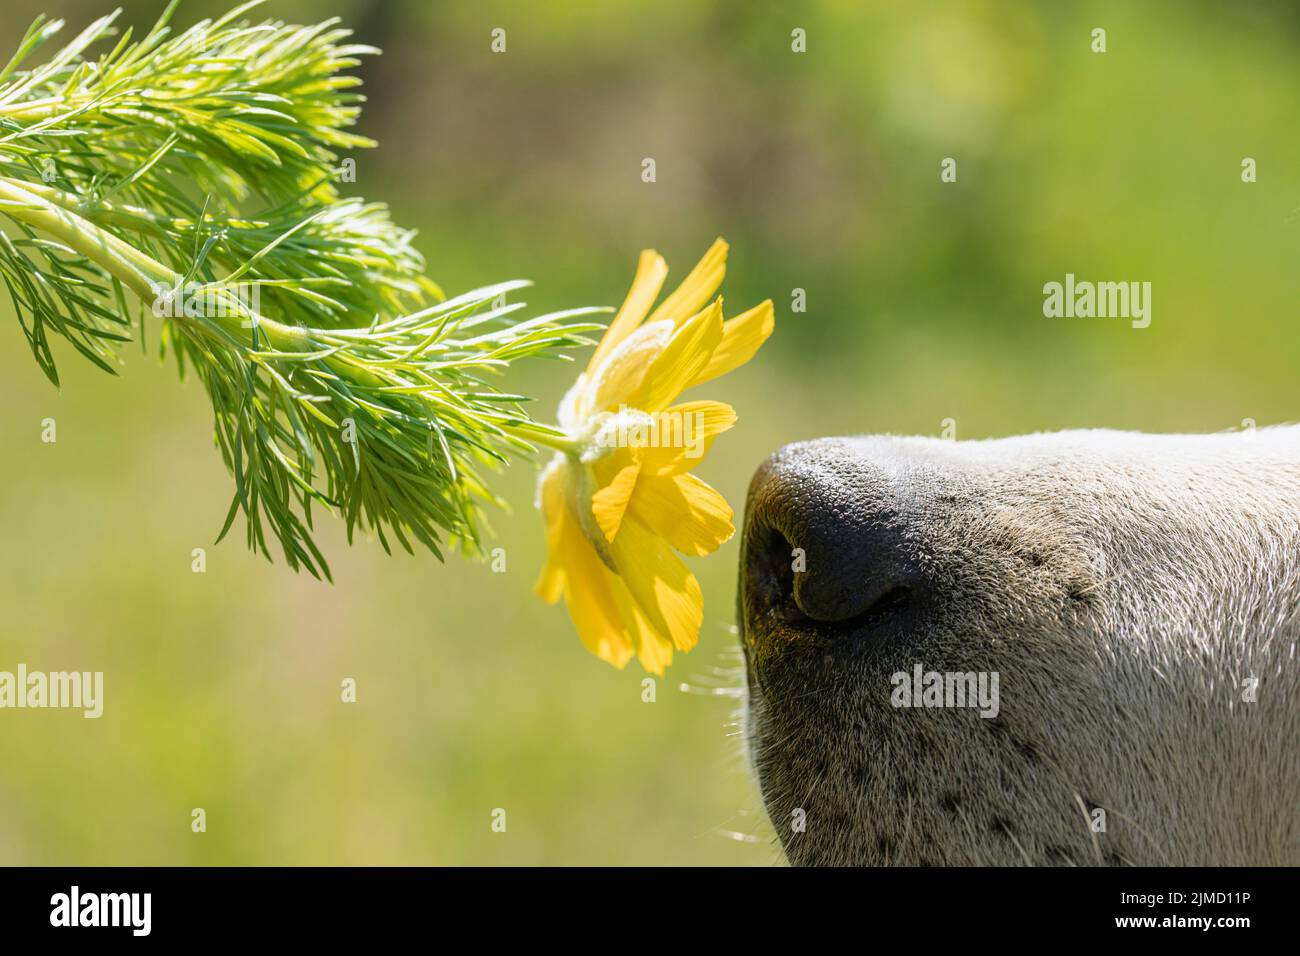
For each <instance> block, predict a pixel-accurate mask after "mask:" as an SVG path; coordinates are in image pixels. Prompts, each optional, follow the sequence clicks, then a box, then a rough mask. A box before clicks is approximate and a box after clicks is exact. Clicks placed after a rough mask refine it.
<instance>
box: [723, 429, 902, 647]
mask: <svg viewBox="0 0 1300 956" xmlns="http://www.w3.org/2000/svg"><path fill="white" fill-rule="evenodd" d="M900 487H901V483H900V482H899V480H898V479H897V477H896V476H892V475H891V474H889V472H888V471H887V469H885V468H884V467H880V466H877V465H875V464H872V463H868V462H864V461H863V459H862V458H861V456H854V455H852V454H851V453H848V452H847V451H846V450H845V449H843V448H837V446H836V445H835V444H834V443H833V442H830V443H828V442H824V441H819V442H808V443H800V444H796V445H787V446H786V447H785V448H783V449H781V450H780V451H778V452H777V453H776V454H774V455H773V456H772V457H771V458H769V459H768V460H767V461H766V462H765V463H764V464H763V466H762V467H760V468H759V470H758V472H757V474H756V475H755V476H754V480H753V482H752V483H751V485H750V491H749V501H748V505H747V507H746V521H745V540H744V544H743V548H742V555H743V557H742V561H743V562H744V567H743V571H742V577H743V579H744V595H745V600H746V601H747V602H749V607H748V611H749V612H750V613H753V612H755V611H757V612H759V613H763V612H766V613H770V614H775V615H776V616H777V617H779V618H781V619H782V620H783V621H784V622H785V623H788V624H800V623H808V622H809V621H811V622H817V623H820V624H827V625H844V624H846V623H849V622H853V623H857V622H858V621H859V619H863V618H866V617H868V616H871V615H874V614H876V613H878V612H883V611H885V610H887V609H889V608H892V607H895V606H897V605H898V604H900V603H903V602H910V601H913V600H915V599H917V598H918V597H920V593H919V592H920V591H921V589H922V587H923V580H924V579H923V575H922V573H921V566H920V563H919V561H918V560H917V554H916V550H915V547H914V544H913V543H912V542H911V541H910V540H909V521H908V515H907V508H906V507H905V506H904V504H903V502H902V501H901V500H900V495H899V489H900Z"/></svg>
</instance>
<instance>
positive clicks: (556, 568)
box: [533, 456, 566, 604]
mask: <svg viewBox="0 0 1300 956" xmlns="http://www.w3.org/2000/svg"><path fill="white" fill-rule="evenodd" d="M560 457H562V456H560ZM564 495H565V490H564V473H563V466H562V465H561V464H560V463H559V462H557V461H552V462H551V463H550V464H549V465H547V467H546V469H545V470H544V471H543V472H542V474H541V477H540V478H539V479H538V482H537V507H538V508H539V509H540V510H541V512H542V520H543V522H545V525H546V563H545V564H544V565H542V573H541V574H540V575H539V576H538V578H537V583H536V584H535V585H533V590H534V591H536V592H537V596H538V597H540V598H541V599H542V600H543V601H545V602H546V603H547V604H554V603H555V602H556V601H558V600H559V599H560V593H561V591H562V589H563V587H564V565H563V563H562V560H561V541H560V535H561V534H562V530H563V529H562V522H563V521H564V520H565V512H566V508H565V506H564Z"/></svg>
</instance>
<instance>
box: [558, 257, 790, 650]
mask: <svg viewBox="0 0 1300 956" xmlns="http://www.w3.org/2000/svg"><path fill="white" fill-rule="evenodd" d="M726 264H727V244H726V243H725V242H723V241H722V240H721V239H718V240H717V241H716V242H714V244H713V246H712V247H711V248H710V249H709V251H708V252H707V253H705V255H704V258H703V259H701V260H700V262H699V264H698V265H696V267H695V268H694V269H693V270H692V271H691V274H690V275H688V276H687V277H686V279H685V280H683V282H682V284H681V285H680V286H679V287H678V288H677V290H676V291H675V292H673V293H672V294H671V295H670V296H668V297H667V298H666V299H664V300H663V301H662V302H661V303H659V305H658V307H657V308H655V309H654V311H653V312H651V311H650V307H651V306H652V305H653V304H654V301H655V299H656V298H657V297H658V295H659V290H660V288H661V287H662V286H663V282H664V279H665V277H666V276H667V275H668V266H667V265H666V264H665V262H664V260H663V258H662V257H661V256H660V255H659V254H658V253H656V252H654V251H653V250H649V249H647V250H646V251H644V252H642V253H641V261H640V263H639V265H638V266H637V271H636V277H635V278H634V279H633V281H632V288H631V289H630V290H629V292H628V294H627V298H626V299H625V300H624V302H623V305H622V307H621V308H620V309H619V310H618V313H617V315H615V316H614V320H613V321H612V322H611V323H610V325H609V328H608V329H607V330H606V332H605V335H604V337H603V338H602V339H601V342H600V344H599V345H598V346H597V348H596V351H595V353H594V354H593V355H592V357H591V362H590V364H589V365H588V366H587V370H586V371H585V372H583V373H582V374H581V375H579V376H578V380H577V382H575V383H574V385H573V388H571V389H570V390H569V393H568V394H567V395H566V396H565V397H564V400H563V401H562V402H561V403H560V409H559V418H560V425H561V427H562V428H563V429H564V431H565V432H566V434H567V435H568V437H569V439H570V440H571V441H572V442H573V447H572V449H571V450H569V451H563V452H559V453H557V454H556V456H555V457H554V459H552V461H551V462H550V463H549V464H548V465H547V466H546V468H545V469H544V470H543V471H542V475H541V477H540V479H539V481H538V487H537V499H538V507H539V508H540V509H541V511H542V515H543V518H544V519H545V522H546V548H547V561H546V566H545V567H544V568H543V569H542V574H541V577H540V578H539V580H538V582H537V593H538V594H539V595H540V596H541V597H542V598H543V599H544V600H546V601H547V602H548V603H551V604H554V603H555V602H556V601H558V600H559V599H560V596H561V594H563V596H564V601H565V604H566V605H567V606H568V609H569V616H570V617H571V618H572V619H573V623H574V626H575V627H576V628H577V629H578V634H579V635H580V636H581V637H582V641H583V643H584V644H586V645H587V647H588V648H589V649H590V650H591V651H592V653H594V654H596V656H598V657H599V658H601V659H602V660H605V661H608V662H609V663H611V664H613V665H614V666H615V667H620V668H621V667H622V666H623V665H624V664H626V663H627V662H628V660H629V659H630V658H631V657H632V655H633V654H635V655H636V656H637V658H638V659H639V660H640V662H641V666H642V667H644V668H645V669H646V670H647V671H650V672H651V673H653V674H663V672H664V668H665V667H666V666H667V665H668V664H669V663H670V662H671V661H672V656H673V649H674V648H676V649H677V650H680V651H689V650H690V649H691V648H692V647H694V646H695V643H696V641H697V640H698V639H699V633H700V624H701V623H702V622H703V620H704V596H703V594H702V593H701V592H700V585H699V582H697V581H696V580H695V575H693V574H692V573H691V572H690V571H689V570H687V568H686V565H685V564H684V563H683V562H682V560H681V558H679V557H678V556H677V554H676V553H675V552H681V553H682V554H687V555H705V554H710V553H711V552H713V551H714V550H716V549H717V548H718V546H719V545H721V544H722V543H723V542H724V541H726V540H727V539H728V538H730V537H731V536H732V535H733V534H734V533H735V528H734V527H733V525H732V523H731V519H732V510H731V507H730V506H729V505H728V504H727V502H726V499H725V498H723V497H722V495H720V494H719V493H718V492H716V491H714V490H713V489H712V488H710V487H709V486H708V485H707V484H705V483H704V482H703V481H701V480H700V479H698V478H696V477H695V476H694V475H692V474H691V473H690V471H691V469H692V468H694V467H695V465H697V464H699V462H700V461H701V460H702V458H703V455H704V453H705V451H707V449H708V446H709V445H710V444H711V443H712V442H713V439H714V438H716V437H717V436H718V435H719V434H720V433H722V432H724V431H726V430H727V429H728V428H730V427H731V426H732V425H733V424H735V422H736V413H735V411H734V410H733V409H732V408H731V406H730V405H725V404H723V403H722V402H712V401H692V402H684V403H681V404H673V403H674V402H675V401H676V400H677V397H678V395H680V394H681V393H682V392H683V391H685V390H686V389H688V388H691V387H693V386H695V385H699V384H702V383H703V382H707V381H710V380H712V379H714V378H717V377H718V376H719V375H724V374H726V373H727V372H730V371H731V370H732V369H734V368H737V367H738V366H740V365H743V364H744V363H745V362H747V361H749V359H750V358H752V357H753V355H754V353H755V352H757V351H758V347H759V346H760V345H762V344H763V342H764V341H765V340H766V339H767V337H768V336H769V335H771V334H772V329H773V326H774V324H775V321H774V318H773V313H772V303H771V301H770V300H769V301H767V302H764V303H762V304H761V305H759V306H756V307H755V308H753V309H750V310H749V311H748V312H745V313H744V314H742V315H738V316H736V317H735V318H733V319H730V320H727V321H724V320H723V316H722V299H721V298H717V299H715V300H713V301H712V302H710V301H709V300H710V298H711V297H712V296H713V294H714V292H716V291H717V288H718V286H719V285H721V284H722V277H723V275H724V273H725V272H726ZM647 313H649V316H648V317H647Z"/></svg>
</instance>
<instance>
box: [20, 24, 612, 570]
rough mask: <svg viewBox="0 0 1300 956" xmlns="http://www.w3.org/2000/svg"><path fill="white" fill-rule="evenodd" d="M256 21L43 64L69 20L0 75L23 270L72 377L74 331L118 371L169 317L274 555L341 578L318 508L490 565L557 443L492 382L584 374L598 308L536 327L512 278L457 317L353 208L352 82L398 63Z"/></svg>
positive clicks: (33, 307)
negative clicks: (487, 543)
mask: <svg viewBox="0 0 1300 956" xmlns="http://www.w3.org/2000/svg"><path fill="white" fill-rule="evenodd" d="M256 5H257V4H256V2H255V3H249V4H246V5H244V6H241V7H239V8H237V9H235V10H232V11H231V12H230V13H228V14H226V15H225V16H224V17H221V18H220V19H217V20H205V21H202V22H200V23H197V24H195V25H194V26H192V27H190V28H189V29H187V30H185V31H183V32H180V33H175V32H173V31H172V30H171V29H170V28H169V27H168V22H169V19H170V16H171V13H172V10H173V9H174V7H175V4H174V3H173V4H172V7H169V8H168V10H167V12H166V13H164V15H163V16H162V18H161V19H160V20H159V22H158V24H157V25H156V26H155V27H154V28H153V29H152V30H150V31H149V33H148V34H147V35H146V36H144V37H142V38H141V39H139V40H134V41H133V40H132V37H131V34H130V31H126V33H125V34H124V35H122V36H121V37H120V38H119V39H118V40H117V42H116V44H115V45H114V46H112V47H111V48H108V50H107V52H104V53H103V54H102V55H99V56H97V57H92V56H91V55H90V54H89V52H88V51H89V50H90V48H91V47H92V46H94V45H96V44H98V43H100V42H101V41H103V40H105V39H107V38H109V37H111V36H116V30H115V29H114V27H113V23H114V20H115V18H116V16H117V14H113V15H110V16H107V17H104V18H102V19H100V20H97V21H96V22H94V23H92V24H91V25H90V26H89V27H87V28H86V29H85V30H84V31H83V32H82V33H81V34H80V35H79V36H77V37H76V38H75V39H74V40H72V41H71V42H70V43H68V44H67V45H66V46H64V47H63V48H62V49H60V50H58V51H57V52H55V53H53V54H52V55H51V56H50V57H49V58H48V59H47V60H45V62H44V63H42V64H41V65H39V66H33V67H30V68H28V67H25V64H26V63H27V62H28V61H29V60H30V59H31V58H32V55H33V53H35V51H36V50H37V49H38V48H40V47H42V45H43V44H45V43H46V41H48V40H49V39H50V37H51V36H53V35H54V34H55V33H56V32H57V31H58V30H59V29H60V27H61V26H62V23H61V22H60V21H46V20H44V19H43V18H42V19H38V20H37V22H36V23H34V24H33V25H32V27H31V29H29V30H28V32H27V35H26V36H25V37H24V38H23V40H22V42H21V43H20V44H19V47H18V50H17V52H16V53H15V54H14V56H13V58H12V59H11V60H10V61H9V63H8V65H7V66H5V67H4V69H3V71H0V215H3V217H4V219H0V226H2V230H0V278H3V280H4V283H5V285H6V286H7V287H8V291H9V294H10V296H11V297H12V300H13V305H14V309H15V311H16V312H17V314H18V316H19V320H20V321H21V323H22V326H23V330H24V332H25V333H26V336H27V340H28V342H29V343H30V344H31V348H32V352H33V354H34V355H35V357H36V360H37V362H39V363H40V366H41V368H42V369H43V370H44V371H45V374H46V375H47V376H48V377H49V378H50V380H51V381H52V382H54V383H55V384H56V385H57V384H58V383H59V374H58V370H57V369H56V366H55V360H54V353H53V351H52V349H51V339H52V338H53V337H54V336H61V337H62V338H63V339H65V340H66V341H67V342H68V343H70V344H71V345H72V346H73V348H75V349H76V351H77V352H79V353H80V354H81V355H83V356H85V357H86V358H87V359H89V360H90V361H91V362H93V363H94V364H96V365H98V366H99V367H100V368H103V369H105V370H107V371H110V372H112V371H114V364H115V355H114V351H113V349H114V346H115V344H116V343H120V342H124V341H129V340H130V339H131V338H133V337H134V335H136V334H138V335H139V337H140V340H141V343H142V344H143V343H144V341H145V338H146V331H147V329H146V327H147V319H148V318H149V317H151V316H152V317H158V321H159V322H160V330H159V333H158V334H159V342H160V347H161V349H162V350H163V351H164V352H166V351H167V350H168V349H170V351H171V352H172V353H173V354H174V355H175V356H176V359H177V361H178V364H179V366H180V369H181V373H182V375H184V374H185V371H186V369H187V368H189V369H193V371H194V373H195V374H196V375H197V376H198V377H199V378H200V380H201V381H202V382H203V384H204V386H205V387H206V388H207V391H208V394H209V396H210V397H211V399H212V406H213V410H214V413H215V440H216V443H217V445H218V446H219V447H220V450H221V454H222V457H223V458H224V460H225V462H226V465H227V467H229V469H230V470H231V472H232V474H233V475H234V479H235V495H234V500H233V501H232V503H231V507H230V512H229V515H228V517H227V519H226V523H225V527H224V528H223V529H222V531H221V535H220V536H219V538H218V540H220V537H224V536H225V534H226V532H227V531H228V530H229V529H230V527H231V524H232V522H233V521H234V519H235V517H236V515H237V513H238V512H239V511H242V512H243V513H244V515H245V516H246V519H247V521H246V524H247V535H248V541H249V544H250V546H252V547H254V548H256V549H258V550H260V551H261V552H262V553H264V554H267V556H268V557H269V556H270V555H269V551H268V547H267V539H268V535H267V531H266V529H267V527H268V526H269V529H270V532H271V533H272V534H273V535H274V537H275V538H278V539H279V541H280V544H281V546H282V548H283V552H284V555H285V558H286V560H287V561H288V563H289V564H290V565H291V566H292V567H294V568H298V567H305V568H306V569H307V570H308V571H310V572H311V573H312V574H317V575H319V574H324V575H326V576H328V575H329V570H328V566H327V564H326V562H325V560H324V558H323V557H322V555H321V553H320V551H319V550H318V549H317V547H316V545H315V543H314V542H313V540H312V519H313V511H312V504H313V502H320V503H322V504H324V505H326V506H327V507H330V508H332V509H337V510H338V511H340V512H341V513H342V515H343V517H344V519H345V520H346V522H347V528H348V536H349V540H350V539H351V537H352V534H353V531H354V529H355V528H356V527H357V526H358V525H359V526H360V527H362V528H363V529H365V530H369V531H373V532H374V533H375V534H376V535H377V536H378V538H379V540H380V541H381V542H382V543H383V546H384V548H385V549H386V550H387V549H388V548H389V538H390V537H392V538H395V539H396V540H397V542H398V543H399V544H400V545H401V546H402V547H404V548H405V549H406V550H408V551H410V550H412V545H413V543H415V542H418V543H420V544H423V545H424V546H425V547H427V548H429V549H430V550H431V551H433V552H434V553H435V554H437V555H438V556H439V557H441V556H442V548H443V547H444V538H447V537H450V538H451V539H453V540H454V541H455V542H457V543H459V544H460V545H461V546H462V547H464V548H466V549H468V550H473V549H474V548H475V547H476V546H477V544H478V540H479V530H478V529H479V526H480V523H481V517H482V514H481V511H482V506H483V504H485V503H489V502H494V501H496V499H495V497H494V496H493V495H492V493H491V492H490V491H489V489H488V487H487V485H486V483H485V481H484V478H483V472H484V469H485V467H486V468H491V467H493V466H495V465H497V464H499V463H501V462H503V461H505V460H506V458H507V456H508V455H509V454H510V453H512V452H528V451H531V450H532V448H533V444H534V443H540V444H546V445H551V446H554V447H561V448H563V447H566V446H567V441H566V439H565V438H564V436H563V435H562V433H560V432H558V431H557V430H555V429H554V428H551V427H549V426H545V425H542V424H540V423H537V422H533V421H531V420H530V419H529V418H528V416H527V415H526V413H525V412H524V411H523V409H522V404H523V403H524V402H526V401H527V400H528V399H527V397H526V396H522V395H514V394H509V393H506V392H502V391H500V390H498V389H497V388H496V387H495V386H494V385H493V384H492V383H491V381H490V376H492V375H493V374H494V373H499V372H500V371H501V370H502V369H503V368H505V367H507V366H509V365H510V364H511V363H512V362H514V361H516V360H518V359H522V358H525V357H530V356H552V357H567V356H566V355H565V350H567V349H570V348H573V347H576V346H582V345H587V344H590V340H589V339H588V338H586V337H585V333H587V332H590V331H592V330H594V329H597V328H599V326H597V325H592V324H590V323H588V322H578V321H574V320H575V319H578V318H580V317H582V316H584V315H588V314H591V313H594V312H598V311H605V310H599V309H576V310H571V311H569V312H564V313H556V314H552V315H544V316H540V317H537V318H533V319H531V320H528V321H519V320H518V318H517V316H516V315H515V313H516V312H517V310H519V309H520V308H522V307H523V303H507V301H506V296H507V294H508V293H511V292H513V291H515V290H517V289H519V288H521V287H523V286H525V285H527V283H525V282H518V281H516V282H506V283H501V284H499V285H494V286H491V287H489V288H484V289H478V290H475V291H473V292H470V293H467V294H464V295H461V296H457V297H456V298H453V299H450V300H447V301H443V295H442V293H441V291H440V290H439V289H438V287H437V286H436V285H435V284H434V283H432V282H431V281H430V280H428V279H427V278H426V277H425V276H424V274H423V270H424V263H423V261H422V259H421V257H420V255H419V254H418V253H417V252H416V251H415V249H414V248H413V247H412V244H411V243H412V238H413V234H412V233H411V232H410V231H408V230H405V229H401V228H399V227H398V226H397V225H395V224H394V223H393V221H392V220H391V219H390V217H389V214H388V209H387V207H385V206H384V205H382V204H379V203H368V202H365V201H363V200H360V199H351V198H342V197H340V196H339V194H338V191H337V188H336V186H335V181H336V179H337V178H338V177H337V169H338V167H339V163H340V158H339V153H338V151H340V150H346V149H351V148H354V147H366V146H372V145H374V144H373V143H372V142H371V141H370V140H367V139H365V138H364V137H361V136H357V135H355V134H354V133H351V132H348V128H349V127H351V126H352V125H353V124H354V123H355V121H356V118H357V114H358V111H359V103H360V102H361V99H362V97H361V96H360V95H359V94H357V93H356V92H353V91H352V90H353V88H354V87H355V86H356V85H357V84H358V82H359V81H358V79H357V78H356V77H354V76H350V75H347V74H346V73H344V72H343V71H345V70H347V69H349V68H351V67H353V66H355V65H356V64H357V63H358V59H357V57H358V56H360V55H363V54H369V53H375V52H377V51H375V50H373V49H372V48H370V47H366V46H360V45H357V44H350V43H347V42H346V40H347V37H348V36H349V31H347V30H345V29H341V28H339V27H338V26H337V25H336V22H335V21H328V22H325V23H321V24H317V25H315V26H290V25H286V24H283V23H279V22H273V21H271V22H263V23H250V22H248V21H246V20H244V19H243V17H244V14H245V13H246V12H247V11H248V10H249V9H250V8H251V7H253V6H256Z"/></svg>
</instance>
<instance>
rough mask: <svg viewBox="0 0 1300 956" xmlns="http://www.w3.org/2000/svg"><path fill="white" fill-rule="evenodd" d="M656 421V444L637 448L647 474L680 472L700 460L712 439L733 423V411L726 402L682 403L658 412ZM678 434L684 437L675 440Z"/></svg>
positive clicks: (642, 466) (734, 421)
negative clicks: (657, 426) (657, 445)
mask: <svg viewBox="0 0 1300 956" xmlns="http://www.w3.org/2000/svg"><path fill="white" fill-rule="evenodd" d="M659 423H660V424H659V440H660V443H659V447H657V448H645V449H642V450H641V452H640V456H641V469H642V471H644V472H645V473H646V474H651V475H680V474H683V473H685V472H688V471H690V470H691V469H692V468H694V467H695V466H696V465H698V464H699V463H700V462H701V461H703V460H704V456H705V455H707V454H708V453H709V448H710V447H712V445H713V440H714V439H715V438H717V437H718V436H719V435H721V434H722V433H723V432H725V431H726V430H727V429H728V428H730V427H731V426H732V425H734V424H736V410H735V409H734V408H732V407H731V406H730V405H728V404H727V403H726V402H711V401H698V402H682V403H681V404H680V405H673V406H672V407H670V408H665V409H664V410H663V411H662V412H660V413H659ZM665 435H670V436H671V439H672V440H669V439H666V438H665ZM678 436H680V437H681V438H683V439H684V440H683V441H678V440H677V438H678Z"/></svg>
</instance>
